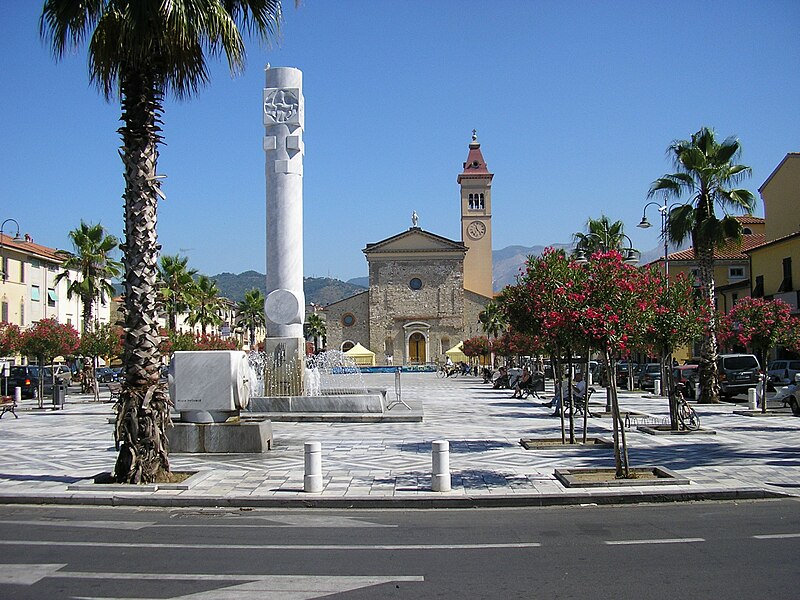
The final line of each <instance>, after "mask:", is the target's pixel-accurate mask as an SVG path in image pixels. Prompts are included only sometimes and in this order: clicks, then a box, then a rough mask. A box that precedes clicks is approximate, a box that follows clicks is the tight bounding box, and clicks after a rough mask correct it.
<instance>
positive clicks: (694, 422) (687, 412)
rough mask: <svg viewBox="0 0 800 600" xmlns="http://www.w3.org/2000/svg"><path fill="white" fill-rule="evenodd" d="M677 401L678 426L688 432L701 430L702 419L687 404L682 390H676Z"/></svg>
mask: <svg viewBox="0 0 800 600" xmlns="http://www.w3.org/2000/svg"><path fill="white" fill-rule="evenodd" d="M675 401H676V403H677V413H678V424H679V426H680V428H681V429H686V430H688V431H697V430H698V429H700V417H699V416H698V415H697V413H696V412H695V410H694V409H693V408H692V407H691V406H689V403H688V402H686V398H684V397H683V392H682V391H681V390H680V389H677V390H675Z"/></svg>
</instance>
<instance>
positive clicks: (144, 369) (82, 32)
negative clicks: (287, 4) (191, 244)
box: [39, 0, 282, 483]
mask: <svg viewBox="0 0 800 600" xmlns="http://www.w3.org/2000/svg"><path fill="white" fill-rule="evenodd" d="M281 18H282V15H281V2H280V0H204V2H197V1H196V0H172V1H170V2H164V1H163V0H135V1H134V0H93V1H91V2H75V1H74V0H45V2H44V6H43V8H42V16H41V18H40V21H39V30H40V33H41V35H42V38H43V39H45V40H46V41H48V42H50V45H51V47H52V49H53V53H54V55H55V57H56V58H57V59H60V58H61V57H63V56H64V55H66V54H72V52H73V50H75V49H77V48H78V47H79V46H81V45H82V44H83V42H84V41H85V40H86V39H87V38H90V40H89V44H88V51H89V60H88V64H89V77H90V79H91V81H92V82H93V83H94V84H96V85H97V87H98V88H99V89H100V90H101V91H102V92H103V94H104V95H105V97H106V98H107V99H109V100H110V99H112V98H116V97H117V96H118V97H119V98H120V102H121V107H122V117H121V120H122V121H123V125H122V127H121V128H120V129H119V132H120V135H121V137H122V148H121V150H120V156H121V157H122V162H123V165H124V179H125V192H124V195H123V199H124V203H125V208H124V214H125V227H124V230H125V240H124V243H123V245H122V250H123V253H124V258H123V262H124V265H125V345H124V353H123V363H124V366H125V382H124V384H123V389H122V391H121V393H120V400H119V402H118V405H117V406H118V410H117V427H116V429H115V435H116V439H117V444H118V446H119V447H120V452H119V456H118V458H117V463H116V466H115V467H114V475H115V478H116V480H117V481H119V482H130V483H149V482H152V481H155V480H156V479H157V478H158V477H161V476H163V475H164V473H165V472H167V473H168V472H169V459H168V444H167V439H166V429H167V427H169V426H170V418H169V399H168V397H167V392H166V387H165V386H164V385H161V384H159V374H160V366H161V365H160V355H159V342H160V337H159V332H158V319H157V317H158V300H157V293H156V279H157V266H156V264H157V257H158V249H159V246H158V237H157V234H156V221H157V218H156V205H157V202H158V198H159V197H163V193H162V191H161V188H160V185H161V184H160V179H161V177H162V176H161V175H159V174H158V171H157V170H156V169H157V162H158V147H159V145H160V144H161V141H162V139H161V115H162V113H163V108H164V98H165V96H166V95H167V94H170V93H172V94H174V95H175V96H176V97H178V98H183V97H188V96H191V95H192V94H194V93H195V92H197V91H198V89H199V88H200V87H202V86H203V85H205V84H206V83H208V81H209V72H208V65H207V60H206V59H207V55H208V54H210V55H212V56H214V57H217V56H219V55H221V54H224V55H225V57H226V58H227V61H228V65H229V67H230V69H231V71H232V72H234V73H238V72H241V71H242V70H243V69H244V63H245V46H244V40H243V38H242V31H247V32H249V33H253V34H255V35H256V36H257V37H258V38H260V39H262V40H265V41H268V40H269V38H271V37H273V34H274V33H275V32H276V31H277V28H278V25H279V23H280V21H281Z"/></svg>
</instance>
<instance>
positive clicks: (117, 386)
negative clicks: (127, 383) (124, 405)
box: [106, 381, 122, 400]
mask: <svg viewBox="0 0 800 600" xmlns="http://www.w3.org/2000/svg"><path fill="white" fill-rule="evenodd" d="M106 387H107V388H108V391H109V393H110V394H111V399H112V400H119V393H120V392H121V391H122V384H121V383H116V382H113V381H112V382H111V383H107V384H106Z"/></svg>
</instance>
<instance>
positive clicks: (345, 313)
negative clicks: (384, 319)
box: [325, 292, 377, 354]
mask: <svg viewBox="0 0 800 600" xmlns="http://www.w3.org/2000/svg"><path fill="white" fill-rule="evenodd" d="M325 330H326V336H325V337H326V338H327V343H328V349H329V350H341V349H342V344H343V343H345V342H353V344H354V345H355V344H356V343H361V345H362V346H364V347H366V348H369V349H370V350H372V351H373V352H375V353H376V354H377V351H376V350H375V349H374V348H371V347H370V343H369V294H368V293H367V292H361V293H360V294H356V295H355V296H350V297H349V298H345V299H344V300H340V301H339V302H334V303H333V304H329V305H328V306H326V307H325Z"/></svg>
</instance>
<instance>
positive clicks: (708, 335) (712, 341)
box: [695, 236, 719, 404]
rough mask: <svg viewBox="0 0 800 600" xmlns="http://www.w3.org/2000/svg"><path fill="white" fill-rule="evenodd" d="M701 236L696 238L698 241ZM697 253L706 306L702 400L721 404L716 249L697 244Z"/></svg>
mask: <svg viewBox="0 0 800 600" xmlns="http://www.w3.org/2000/svg"><path fill="white" fill-rule="evenodd" d="M698 237H699V236H695V239H697V238H698ZM695 252H696V256H697V263H698V267H699V269H700V277H699V280H700V294H701V297H702V301H703V304H704V305H705V306H706V312H707V313H708V314H707V322H706V332H705V335H704V336H703V342H702V344H701V346H700V369H699V370H700V373H699V377H700V398H699V401H700V402H701V403H705V404H712V403H717V402H719V378H718V375H717V352H718V346H717V310H716V307H715V306H714V247H713V245H711V244H709V243H705V242H696V244H695Z"/></svg>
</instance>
